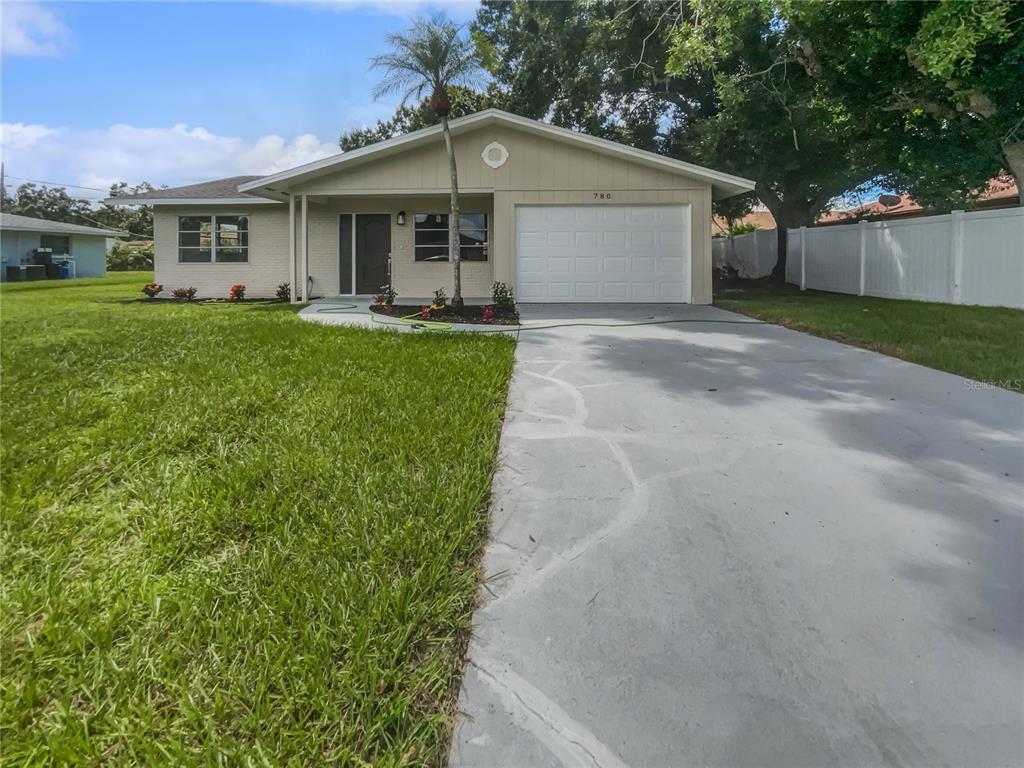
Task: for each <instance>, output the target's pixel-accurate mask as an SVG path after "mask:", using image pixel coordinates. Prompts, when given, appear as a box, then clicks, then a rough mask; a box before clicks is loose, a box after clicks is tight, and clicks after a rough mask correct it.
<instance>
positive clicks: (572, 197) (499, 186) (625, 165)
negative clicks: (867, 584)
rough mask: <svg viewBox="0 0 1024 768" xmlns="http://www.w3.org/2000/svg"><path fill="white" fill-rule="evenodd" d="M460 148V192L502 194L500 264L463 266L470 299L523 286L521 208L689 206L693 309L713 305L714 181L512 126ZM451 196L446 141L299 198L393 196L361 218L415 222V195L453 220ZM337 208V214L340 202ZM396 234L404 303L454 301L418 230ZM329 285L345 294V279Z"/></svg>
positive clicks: (495, 224) (461, 141)
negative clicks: (503, 156) (440, 291)
mask: <svg viewBox="0 0 1024 768" xmlns="http://www.w3.org/2000/svg"><path fill="white" fill-rule="evenodd" d="M492 141H497V142H500V143H501V144H503V145H504V146H505V147H506V148H507V149H508V151H509V158H508V161H507V162H506V163H505V164H504V165H503V166H502V167H501V168H497V169H494V168H490V167H489V166H488V165H487V164H486V163H484V162H483V159H482V158H481V153H482V152H483V149H484V147H485V146H487V145H488V144H489V143H490V142H492ZM455 145H456V159H457V162H458V168H459V186H460V188H461V189H462V191H463V192H465V193H468V194H473V193H476V194H480V193H483V194H490V193H493V204H494V212H495V213H494V216H493V217H492V222H491V230H492V231H491V244H492V247H491V261H490V262H489V263H488V264H487V265H478V264H465V265H463V271H464V276H463V291H464V293H465V295H466V296H467V297H477V296H485V295H487V294H488V293H489V290H490V282H491V281H492V280H502V281H504V282H507V283H509V284H511V285H512V286H513V287H514V286H515V256H516V245H515V207H516V206H517V205H537V204H552V205H556V204H564V205H581V204H594V205H602V204H612V205H615V204H617V205H622V204H627V205H628V204H647V205H650V204H685V205H689V206H690V212H691V217H692V218H691V228H690V229H691V243H690V247H691V258H692V265H691V275H692V285H693V301H694V302H695V303H708V302H710V301H711V229H710V226H711V225H710V222H711V186H710V184H708V183H707V182H706V181H704V180H701V179H695V178H692V177H689V176H686V175H682V174H678V173H675V172H670V171H667V170H665V169H663V168H656V167H652V166H648V165H644V164H641V163H638V162H634V161H632V160H626V159H623V158H622V157H619V156H613V155H607V154H603V153H600V152H597V151H595V150H593V149H590V148H586V147H582V146H572V145H568V144H565V143H563V142H560V141H555V140H553V139H548V138H543V137H539V136H536V135H534V134H529V133H525V132H522V131H519V130H517V129H515V128H511V127H508V126H496V127H488V128H481V129H479V130H477V131H473V132H471V133H467V134H463V135H460V136H457V137H456V139H455ZM447 187H448V163H447V155H446V153H445V148H444V143H443V140H442V139H441V138H440V137H439V138H438V141H437V143H436V145H432V146H429V147H420V148H418V149H414V150H410V151H408V152H404V153H402V154H399V155H394V156H392V157H387V158H383V159H378V160H373V161H372V162H371V161H368V162H366V163H365V164H363V165H359V166H356V167H354V168H353V167H349V168H346V169H345V170H344V171H339V172H338V173H335V174H331V175H329V176H325V177H323V178H320V179H317V180H315V181H311V182H308V183H306V184H303V185H299V186H298V187H296V190H297V191H302V192H306V193H308V194H310V195H320V196H327V195H345V196H352V197H351V198H350V199H352V200H354V201H355V202H354V203H353V205H357V206H363V205H367V203H366V201H365V199H363V196H365V195H373V194H377V195H379V194H382V193H383V194H388V193H390V194H393V195H396V196H398V203H397V204H394V205H392V206H391V208H390V209H388V208H381V207H380V204H376V205H374V204H373V203H370V204H368V207H365V208H354V209H353V210H391V211H397V210H401V209H404V210H406V211H407V212H412V211H413V210H415V209H416V205H417V203H416V202H415V201H416V200H422V199H423V198H415V197H412V195H415V194H425V193H433V194H436V195H438V197H437V198H436V203H434V205H438V206H440V207H439V208H436V210H445V209H446V208H447V201H446V200H445V199H444V198H442V197H440V195H443V194H444V193H445V192H446V191H447ZM601 193H606V194H607V193H610V199H608V198H601V197H599V195H600V194H601ZM322 199H327V198H322ZM335 199H337V198H335ZM420 205H422V203H420ZM331 206H332V208H334V207H337V204H336V203H334V202H332V203H331ZM420 210H422V208H420ZM466 210H469V209H468V207H467V208H466ZM392 226H393V230H392V232H393V246H394V249H395V250H394V258H395V262H394V276H395V285H396V287H397V289H398V291H399V293H404V294H405V295H407V296H408V295H418V296H425V295H429V294H430V292H432V291H433V289H434V288H436V287H438V285H440V284H442V281H444V282H443V284H444V285H445V286H446V289H447V290H448V291H449V293H450V292H451V285H450V283H451V279H450V272H451V267H450V266H449V265H446V264H416V263H415V262H413V261H412V258H411V253H410V251H411V238H412V234H411V229H409V228H408V227H407V228H405V229H404V231H403V228H400V227H397V226H396V225H394V224H393V225H392ZM334 237H335V238H336V237H337V227H336V225H335V228H334ZM333 249H334V250H333V253H334V261H333V264H337V244H336V243H335V244H334V245H333ZM405 249H408V250H405ZM325 285H332V286H335V287H336V286H337V285H338V281H337V276H333V278H332V279H331V281H328V282H327V283H325Z"/></svg>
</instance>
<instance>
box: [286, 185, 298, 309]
mask: <svg viewBox="0 0 1024 768" xmlns="http://www.w3.org/2000/svg"><path fill="white" fill-rule="evenodd" d="M296 271H297V270H296V268H295V195H293V194H291V193H290V192H289V193H288V285H289V286H290V287H289V289H288V293H289V297H288V300H289V301H290V302H291V303H292V304H295V303H296V301H297V295H298V294H297V292H296V285H295V277H296Z"/></svg>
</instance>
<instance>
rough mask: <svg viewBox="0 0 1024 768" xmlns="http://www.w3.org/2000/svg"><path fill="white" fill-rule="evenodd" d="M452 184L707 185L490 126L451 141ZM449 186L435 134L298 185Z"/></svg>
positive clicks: (357, 189)
mask: <svg viewBox="0 0 1024 768" xmlns="http://www.w3.org/2000/svg"><path fill="white" fill-rule="evenodd" d="M492 141H497V142H500V143H501V144H503V145H504V146H505V147H506V148H507V149H508V151H509V158H508V161H507V162H506V163H505V164H504V165H503V166H502V167H501V168H491V167H490V166H488V165H487V164H486V163H484V161H483V159H482V158H481V156H480V155H481V152H483V149H484V147H485V146H487V145H488V144H489V143H491V142H492ZM455 153H456V161H457V163H458V168H459V186H460V188H462V189H463V190H465V191H467V192H469V191H473V190H477V191H481V192H490V191H492V190H494V191H499V190H504V191H515V190H520V191H523V190H588V191H608V190H625V189H632V190H641V189H652V190H656V189H703V188H704V187H706V186H708V183H707V182H706V181H703V180H700V179H695V178H691V177H689V176H685V175H681V174H678V173H674V172H668V171H666V170H664V169H662V168H656V167H652V166H648V165H643V164H641V163H638V162H636V161H633V160H626V159H624V158H622V157H621V156H614V155H608V154H603V153H601V152H598V151H595V150H594V149H590V148H587V147H583V146H574V145H569V144H566V143H564V142H561V141H556V140H554V139H549V138H543V137H540V136H537V135H535V134H530V133H525V132H523V131H520V130H517V129H515V128H510V127H508V126H495V127H489V128H481V129H479V130H476V131H473V132H470V133H466V134H461V135H458V136H456V137H455ZM447 189H448V159H447V154H446V153H445V148H444V141H443V139H441V137H440V136H438V139H437V142H436V143H435V144H433V145H430V146H425V147H419V148H416V149H411V150H408V151H406V152H403V153H401V154H398V155H392V156H390V157H385V158H382V159H372V156H371V157H370V158H369V159H367V161H366V162H364V163H363V164H361V165H358V166H355V167H353V166H347V167H345V168H344V170H339V171H338V172H337V173H334V174H331V175H328V176H324V177H321V178H319V179H316V180H313V181H310V182H307V183H305V184H300V185H298V186H296V187H295V188H294V190H293V191H296V192H306V193H308V194H329V195H333V194H353V193H357V194H374V193H377V194H379V193H382V192H384V193H388V192H390V193H402V192H410V193H420V192H429V191H433V192H437V193H438V194H443V193H444V192H445V191H446V190H447Z"/></svg>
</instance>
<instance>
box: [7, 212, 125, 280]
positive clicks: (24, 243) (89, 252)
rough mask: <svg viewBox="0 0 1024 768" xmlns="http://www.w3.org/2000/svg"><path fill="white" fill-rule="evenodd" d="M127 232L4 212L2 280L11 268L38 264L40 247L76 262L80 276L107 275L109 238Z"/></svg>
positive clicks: (76, 268) (76, 272)
mask: <svg viewBox="0 0 1024 768" xmlns="http://www.w3.org/2000/svg"><path fill="white" fill-rule="evenodd" d="M124 234H125V233H124V232H120V231H118V230H112V229H100V228H98V227H84V226H82V225H80V224H66V223H64V222H62V221H46V220H45V219H33V218H31V217H29V216H19V215H17V214H14V213H0V258H2V260H3V264H2V267H0V279H2V280H6V279H7V268H8V267H16V266H19V265H21V264H34V263H35V260H34V257H33V252H34V251H35V249H36V248H50V249H51V250H52V251H53V255H54V256H55V257H66V258H68V259H70V260H71V261H72V262H74V271H75V276H76V277H103V276H104V275H105V274H107V240H108V238H112V237H121V236H123V235H124Z"/></svg>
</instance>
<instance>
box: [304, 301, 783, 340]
mask: <svg viewBox="0 0 1024 768" xmlns="http://www.w3.org/2000/svg"><path fill="white" fill-rule="evenodd" d="M317 306H321V307H322V306H326V307H327V309H321V310H318V311H317V314H318V315H327V314H349V313H350V312H351V311H352V310H354V309H355V310H358V309H360V306H359V305H358V304H344V303H337V304H336V303H333V302H332V303H330V304H327V303H326V302H325V303H322V304H318V305H317ZM359 314H363V313H362V312H360V313H359ZM367 314H369V315H370V321H371V322H374V323H379V324H380V325H390V326H397V325H405V326H409V327H410V328H413V329H414V330H424V331H451V330H453V329H454V327H455V326H454V325H453V324H452V323H446V322H443V321H441V320H426V319H424V318H422V317H420V314H419V313H418V312H416V313H413V314H411V315H405V316H404V317H396V318H392V317H391V316H390V315H381V314H380V313H378V312H370V311H368V312H367ZM384 318H388V319H384ZM673 323H714V324H717V325H765V323H763V322H762V321H760V320H713V319H697V318H675V319H669V320H655V319H648V320H631V321H626V322H621V323H615V322H612V323H597V322H578V321H574V320H567V321H565V322H561V323H548V324H545V325H497V326H492V327H489V328H480V329H475V328H474V329H473V333H516V334H519V333H521V332H522V331H542V330H550V329H552V328H571V327H574V326H578V327H581V328H629V327H632V326H636V325H671V324H673Z"/></svg>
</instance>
